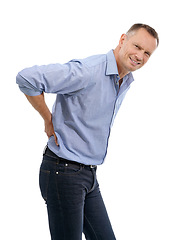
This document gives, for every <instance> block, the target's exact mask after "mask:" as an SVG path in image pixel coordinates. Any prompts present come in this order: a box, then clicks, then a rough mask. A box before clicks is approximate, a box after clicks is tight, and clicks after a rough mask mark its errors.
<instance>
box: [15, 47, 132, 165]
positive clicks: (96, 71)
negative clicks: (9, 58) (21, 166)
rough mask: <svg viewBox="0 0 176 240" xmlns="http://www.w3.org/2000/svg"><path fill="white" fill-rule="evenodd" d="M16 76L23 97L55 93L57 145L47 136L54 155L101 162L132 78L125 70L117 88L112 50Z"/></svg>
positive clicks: (40, 67)
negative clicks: (24, 95)
mask: <svg viewBox="0 0 176 240" xmlns="http://www.w3.org/2000/svg"><path fill="white" fill-rule="evenodd" d="M16 79H17V84H18V85H19V88H20V89H21V91H22V92H23V93H25V94H27V95H30V96H36V95H40V94H41V93H42V92H45V93H55V94H57V96H56V101H55V103H54V106H53V110H52V118H53V125H54V130H55V133H56V136H57V139H58V143H59V147H58V146H56V144H55V142H54V137H53V136H51V137H50V139H49V140H48V147H49V148H50V149H51V150H52V151H53V152H54V153H55V154H56V155H58V156H60V157H62V158H66V159H68V160H71V161H76V162H79V163H83V164H86V165H99V164H102V163H103V161H104V159H105V156H106V153H107V147H108V139H109V135H110V130H111V126H112V123H113V121H114V118H115V116H116V114H117V112H118V110H119V108H120V105H121V103H122V101H123V99H124V97H125V94H126V92H127V91H128V89H129V88H130V84H131V83H132V82H133V80H134V79H133V76H132V74H131V73H129V74H127V75H126V76H125V77H124V78H123V83H122V85H121V86H120V89H119V88H118V81H119V80H120V78H119V75H118V69H117V64H116V59H115V56H114V53H113V50H111V51H110V52H108V53H107V54H101V55H96V56H91V57H88V58H86V59H77V60H72V61H70V62H68V63H66V64H58V63H57V64H50V65H44V66H33V67H31V68H27V69H24V70H22V71H21V72H19V73H18V75H17V78H16Z"/></svg>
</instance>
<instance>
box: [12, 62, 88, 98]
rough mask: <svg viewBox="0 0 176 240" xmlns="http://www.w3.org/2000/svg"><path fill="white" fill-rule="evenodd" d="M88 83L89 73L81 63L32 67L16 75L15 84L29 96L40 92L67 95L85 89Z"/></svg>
mask: <svg viewBox="0 0 176 240" xmlns="http://www.w3.org/2000/svg"><path fill="white" fill-rule="evenodd" d="M89 81H90V71H89V69H88V67H87V66H86V65H85V64H83V63H82V62H81V61H78V60H72V61H70V62H68V63H66V64H59V63H57V64H49V65H43V66H33V67H31V68H26V69H24V70H22V71H21V72H19V73H18V75H17V77H16V83H17V84H18V85H19V88H20V90H21V91H22V92H23V93H25V94H27V95H30V96H36V95H40V94H41V93H42V92H46V93H56V94H68V93H71V92H76V91H79V90H81V89H83V88H85V87H86V86H87V85H88V84H89Z"/></svg>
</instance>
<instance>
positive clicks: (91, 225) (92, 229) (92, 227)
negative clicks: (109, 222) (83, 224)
mask: <svg viewBox="0 0 176 240" xmlns="http://www.w3.org/2000/svg"><path fill="white" fill-rule="evenodd" d="M84 217H85V219H86V220H87V222H88V224H89V226H90V227H91V229H92V231H93V233H94V235H95V237H96V239H97V240H98V237H97V235H96V233H95V231H94V228H93V226H92V224H91V223H90V221H89V220H88V218H87V217H86V215H85V214H84Z"/></svg>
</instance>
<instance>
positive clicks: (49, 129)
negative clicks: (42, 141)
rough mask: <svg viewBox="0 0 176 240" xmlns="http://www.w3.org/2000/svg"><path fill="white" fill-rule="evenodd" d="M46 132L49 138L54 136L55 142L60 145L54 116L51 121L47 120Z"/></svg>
mask: <svg viewBox="0 0 176 240" xmlns="http://www.w3.org/2000/svg"><path fill="white" fill-rule="evenodd" d="M45 132H46V135H47V136H48V138H50V137H51V136H54V140H55V143H56V145H57V146H59V144H58V141H57V137H56V134H55V132H54V127H53V123H52V118H51V120H50V121H45Z"/></svg>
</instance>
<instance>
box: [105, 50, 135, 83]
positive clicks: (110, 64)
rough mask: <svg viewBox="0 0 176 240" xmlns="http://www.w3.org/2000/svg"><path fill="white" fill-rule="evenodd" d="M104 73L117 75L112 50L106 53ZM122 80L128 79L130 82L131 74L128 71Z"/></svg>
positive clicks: (131, 79) (131, 80)
mask: <svg viewBox="0 0 176 240" xmlns="http://www.w3.org/2000/svg"><path fill="white" fill-rule="evenodd" d="M106 56H107V65H106V75H107V76H108V75H119V73H118V68H117V63H116V59H115V56H114V52H113V50H111V51H109V52H108V53H107V55H106ZM123 79H124V82H125V81H126V80H128V79H129V81H130V83H131V82H133V81H134V78H133V74H132V73H131V72H130V73H128V74H127V75H126V76H125V77H124V78H123Z"/></svg>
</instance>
